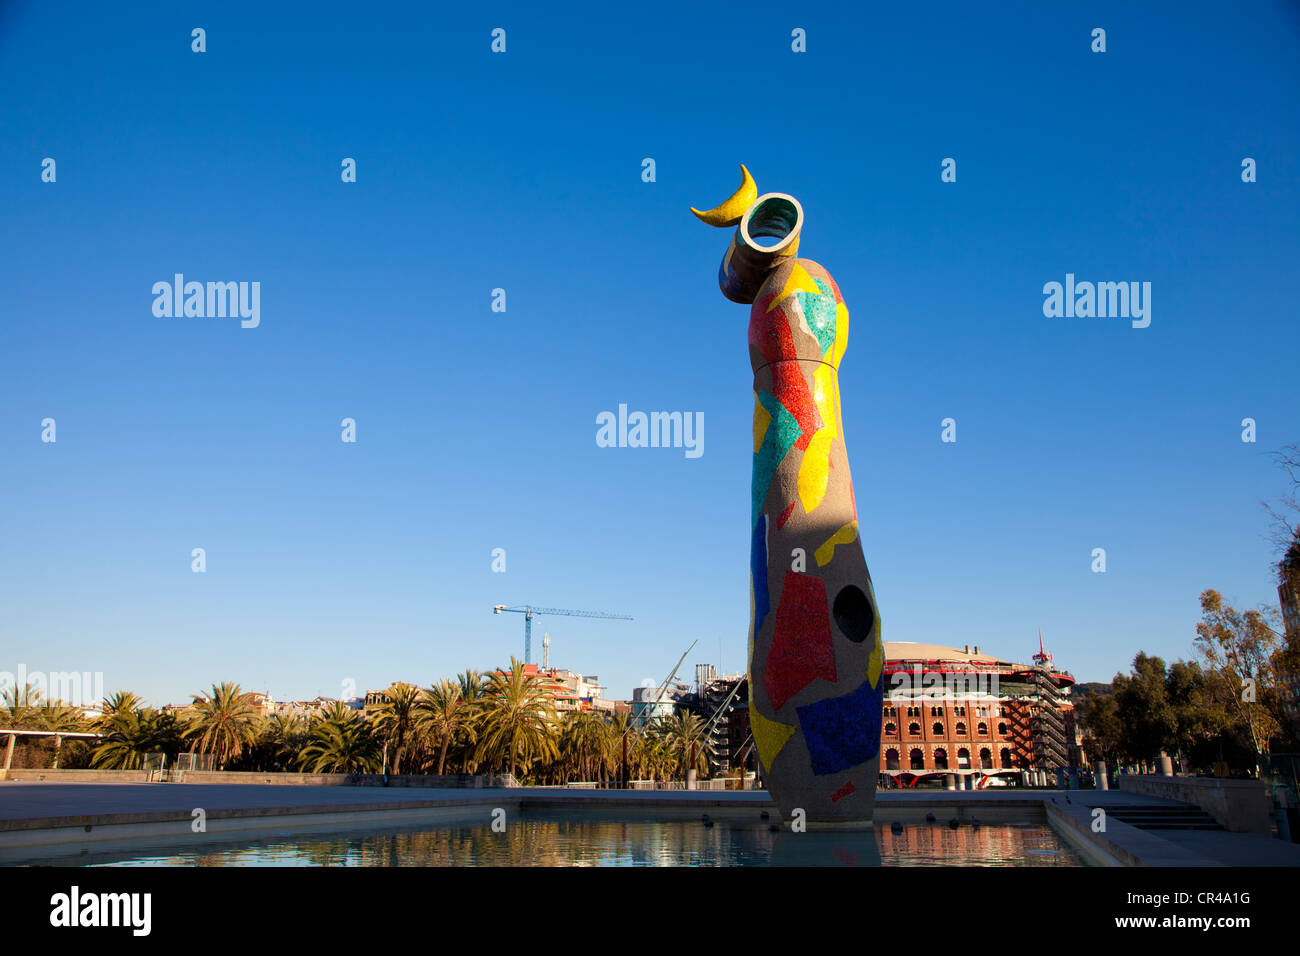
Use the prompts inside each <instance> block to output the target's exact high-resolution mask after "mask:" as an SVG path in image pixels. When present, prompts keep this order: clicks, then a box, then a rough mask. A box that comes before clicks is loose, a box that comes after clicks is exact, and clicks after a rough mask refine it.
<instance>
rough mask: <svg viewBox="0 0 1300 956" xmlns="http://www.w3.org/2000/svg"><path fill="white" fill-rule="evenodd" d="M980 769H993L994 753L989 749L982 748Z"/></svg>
mask: <svg viewBox="0 0 1300 956" xmlns="http://www.w3.org/2000/svg"><path fill="white" fill-rule="evenodd" d="M980 769H981V770H992V769H993V753H992V751H990V750H989V748H988V747H981V748H980Z"/></svg>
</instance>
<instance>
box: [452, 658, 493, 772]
mask: <svg viewBox="0 0 1300 956" xmlns="http://www.w3.org/2000/svg"><path fill="white" fill-rule="evenodd" d="M456 685H457V686H458V687H459V688H460V698H461V700H462V701H464V703H465V708H466V712H467V714H468V717H467V718H466V721H465V723H464V725H463V726H462V727H461V729H460V731H459V732H458V733H457V734H456V737H455V739H454V740H453V741H452V747H453V749H454V750H455V751H456V752H458V753H459V755H460V769H461V773H474V772H475V771H477V770H478V757H477V753H476V750H475V744H477V743H478V734H477V731H476V728H477V727H478V723H479V721H480V719H481V718H482V716H483V710H484V708H485V707H486V705H487V677H486V676H484V674H483V672H482V671H479V670H472V669H471V670H467V671H464V672H462V673H460V674H457V675H456Z"/></svg>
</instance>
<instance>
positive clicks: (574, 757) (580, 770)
mask: <svg viewBox="0 0 1300 956" xmlns="http://www.w3.org/2000/svg"><path fill="white" fill-rule="evenodd" d="M609 742H610V733H609V724H608V723H607V722H606V721H605V720H604V718H602V717H601V716H600V715H598V714H594V713H592V712H591V711H573V712H572V713H568V714H565V715H564V720H563V721H562V722H561V724H560V740H559V752H560V764H559V776H560V777H561V780H560V782H564V783H567V782H568V781H569V780H570V779H571V778H572V777H574V776H576V777H577V779H579V780H596V779H599V778H602V777H603V776H604V769H605V765H606V761H607V756H608V753H609V750H610V746H609Z"/></svg>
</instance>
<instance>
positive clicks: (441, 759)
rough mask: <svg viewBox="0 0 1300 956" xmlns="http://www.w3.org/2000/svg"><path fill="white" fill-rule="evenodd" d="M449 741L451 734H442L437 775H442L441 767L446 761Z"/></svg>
mask: <svg viewBox="0 0 1300 956" xmlns="http://www.w3.org/2000/svg"><path fill="white" fill-rule="evenodd" d="M450 743H451V734H450V733H446V734H443V736H442V750H441V751H439V753H438V776H440V777H441V776H442V771H443V767H444V766H445V765H446V763H447V745H448V744H450Z"/></svg>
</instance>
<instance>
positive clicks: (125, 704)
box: [100, 690, 144, 717]
mask: <svg viewBox="0 0 1300 956" xmlns="http://www.w3.org/2000/svg"><path fill="white" fill-rule="evenodd" d="M142 707H144V700H143V699H142V698H141V697H140V696H139V695H138V694H133V693H131V691H129V690H119V691H118V692H117V693H115V694H112V695H111V696H109V697H105V698H104V703H103V705H102V706H101V708H100V709H101V711H102V712H103V714H104V716H105V717H108V716H109V715H110V714H116V713H118V712H119V711H128V710H140V709H141V708H142Z"/></svg>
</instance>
